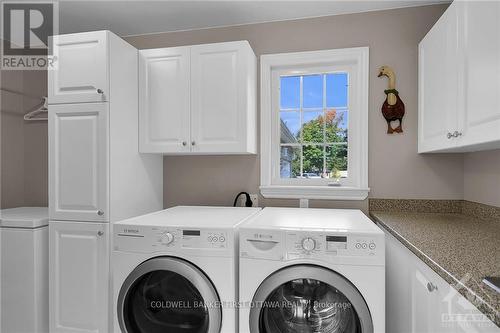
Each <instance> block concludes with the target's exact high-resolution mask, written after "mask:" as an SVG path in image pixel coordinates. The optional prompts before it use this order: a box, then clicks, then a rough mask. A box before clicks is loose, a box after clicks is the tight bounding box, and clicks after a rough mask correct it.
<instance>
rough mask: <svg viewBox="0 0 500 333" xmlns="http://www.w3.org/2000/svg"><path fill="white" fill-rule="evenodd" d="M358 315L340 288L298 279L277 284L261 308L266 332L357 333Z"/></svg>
mask: <svg viewBox="0 0 500 333" xmlns="http://www.w3.org/2000/svg"><path fill="white" fill-rule="evenodd" d="M359 329H360V323H359V318H358V315H357V314H356V311H355V310H354V308H353V305H352V304H351V302H350V301H349V300H348V299H347V298H346V297H345V296H344V294H343V293H342V292H340V291H339V290H337V289H335V288H334V287H332V286H330V285H327V284H326V283H323V282H321V281H317V280H313V279H297V280H292V281H289V282H286V283H284V284H282V285H281V286H279V287H278V288H276V289H275V290H274V291H273V292H272V293H271V295H269V297H268V298H267V299H266V301H265V304H264V305H263V308H262V310H261V316H260V330H261V332H263V333H264V332H266V333H271V332H272V333H278V332H282V333H285V332H286V333H296V332H297V333H298V332H314V333H316V332H317V333H320V332H321V333H337V332H339V333H340V332H342V333H357V332H360V330H359Z"/></svg>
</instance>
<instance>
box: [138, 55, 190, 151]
mask: <svg viewBox="0 0 500 333" xmlns="http://www.w3.org/2000/svg"><path fill="white" fill-rule="evenodd" d="M189 67H190V63H189V47H173V48H167V49H153V50H143V51H141V57H140V59H139V81H140V82H141V85H140V88H139V101H140V102H139V105H140V110H139V124H140V131H139V132H140V150H141V151H145V152H146V151H147V152H150V153H162V152H165V151H169V152H175V153H180V152H189V150H190V148H189V145H188V143H189V144H190V128H189V127H190V111H189V103H190V101H189V97H190V94H189V80H190V71H189Z"/></svg>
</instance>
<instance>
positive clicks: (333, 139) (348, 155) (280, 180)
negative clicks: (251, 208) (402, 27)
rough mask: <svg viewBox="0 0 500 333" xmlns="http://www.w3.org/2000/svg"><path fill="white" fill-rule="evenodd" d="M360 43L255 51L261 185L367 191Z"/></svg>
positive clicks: (291, 191) (321, 194)
mask: <svg viewBox="0 0 500 333" xmlns="http://www.w3.org/2000/svg"><path fill="white" fill-rule="evenodd" d="M367 111H368V48H355V49H342V50H327V51H316V52H300V53H288V54H275V55H263V56H262V57H261V135H262V137H261V146H262V147H261V148H262V149H261V153H262V156H261V192H262V194H263V196H264V197H268V198H306V199H307V198H308V199H344V200H348V199H351V200H356V199H357V200H362V199H364V198H366V196H367V195H368V166H367V157H368V149H367V147H368V119H367V117H368V112H367Z"/></svg>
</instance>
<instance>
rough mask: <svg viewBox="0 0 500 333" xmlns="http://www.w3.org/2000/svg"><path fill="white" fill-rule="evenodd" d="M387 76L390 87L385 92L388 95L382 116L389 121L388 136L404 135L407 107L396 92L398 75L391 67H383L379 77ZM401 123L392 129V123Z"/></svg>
mask: <svg viewBox="0 0 500 333" xmlns="http://www.w3.org/2000/svg"><path fill="white" fill-rule="evenodd" d="M382 76H387V78H388V79H389V87H388V88H387V89H386V90H384V93H385V94H386V95H387V96H386V98H385V102H384V104H383V105H382V114H383V115H384V118H385V120H386V121H387V134H393V133H403V116H404V115H405V105H404V103H403V101H402V100H401V98H399V92H398V91H397V90H396V74H394V71H393V70H392V68H390V67H389V66H382V67H380V69H379V73H378V77H382ZM392 121H399V126H398V127H396V128H392V126H391V122H392Z"/></svg>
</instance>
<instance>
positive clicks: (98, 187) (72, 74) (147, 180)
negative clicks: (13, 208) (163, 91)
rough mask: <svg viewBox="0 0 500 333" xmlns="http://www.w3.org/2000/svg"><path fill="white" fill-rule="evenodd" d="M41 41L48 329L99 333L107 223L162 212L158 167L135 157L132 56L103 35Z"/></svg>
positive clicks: (103, 316)
mask: <svg viewBox="0 0 500 333" xmlns="http://www.w3.org/2000/svg"><path fill="white" fill-rule="evenodd" d="M51 43H52V47H53V50H54V51H53V52H54V55H55V57H56V66H57V67H56V69H55V70H49V75H48V85H49V87H48V90H49V96H48V98H49V217H50V223H49V233H50V237H49V243H50V246H49V251H50V252H49V253H50V259H49V265H50V289H49V290H50V311H49V312H50V332H51V333H56V332H65V333H68V332H79V333H82V332H94V333H106V332H109V331H111V327H110V325H111V323H112V321H110V320H109V313H111V312H110V310H111V304H109V301H108V300H109V299H110V298H111V297H110V295H111V290H112V289H111V288H110V284H111V281H112V280H111V278H110V263H109V260H110V249H111V247H112V245H111V239H112V238H111V229H112V226H113V225H112V222H114V221H118V220H121V219H124V218H128V217H132V216H136V215H140V214H144V213H147V212H151V211H155V210H159V209H162V207H163V192H162V191H163V190H162V187H163V162H162V157H161V156H157V155H150V154H140V153H139V146H138V142H139V138H138V121H137V120H138V86H137V82H138V77H137V76H138V67H137V59H138V52H137V50H136V49H135V48H134V47H132V46H131V45H129V44H127V43H126V42H125V41H123V40H122V39H121V38H119V37H118V36H116V35H114V34H113V33H111V32H109V31H96V32H88V33H77V34H69V35H60V36H54V37H53V38H52V40H51Z"/></svg>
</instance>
